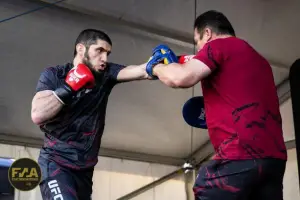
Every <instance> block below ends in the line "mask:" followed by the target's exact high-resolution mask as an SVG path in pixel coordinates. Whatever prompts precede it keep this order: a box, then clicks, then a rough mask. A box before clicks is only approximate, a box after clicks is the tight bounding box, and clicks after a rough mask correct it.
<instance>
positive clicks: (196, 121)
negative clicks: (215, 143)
mask: <svg viewBox="0 0 300 200" xmlns="http://www.w3.org/2000/svg"><path fill="white" fill-rule="evenodd" d="M182 116H183V119H184V121H185V122H186V123H187V124H188V125H190V126H192V127H195V128H201V129H207V124H206V116H205V110H204V98H203V97H202V96H197V97H192V98H190V99H189V100H188V101H187V102H186V103H185V104H184V105H183V108H182Z"/></svg>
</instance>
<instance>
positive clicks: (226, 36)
mask: <svg viewBox="0 0 300 200" xmlns="http://www.w3.org/2000/svg"><path fill="white" fill-rule="evenodd" d="M229 37H234V36H232V35H217V36H216V39H218V38H229Z"/></svg>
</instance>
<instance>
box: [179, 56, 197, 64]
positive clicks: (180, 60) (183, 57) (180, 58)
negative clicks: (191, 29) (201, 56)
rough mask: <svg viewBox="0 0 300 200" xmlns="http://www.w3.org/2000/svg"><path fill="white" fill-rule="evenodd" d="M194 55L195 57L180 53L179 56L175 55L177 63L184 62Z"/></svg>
mask: <svg viewBox="0 0 300 200" xmlns="http://www.w3.org/2000/svg"><path fill="white" fill-rule="evenodd" d="M194 57H195V55H180V56H177V58H178V63H180V64H184V63H186V62H188V61H190V60H192V59H193V58H194Z"/></svg>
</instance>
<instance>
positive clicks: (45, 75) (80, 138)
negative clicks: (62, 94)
mask: <svg viewBox="0 0 300 200" xmlns="http://www.w3.org/2000/svg"><path fill="white" fill-rule="evenodd" d="M73 67H74V66H73V65H72V64H71V63H69V64H66V65H58V66H55V67H50V68H47V69H45V71H43V72H42V74H41V76H40V78H39V81H38V84H37V88H36V92H39V91H44V90H55V88H60V87H62V86H63V84H64V80H65V77H66V75H67V74H68V72H69V71H70V70H72V68H73ZM124 67H125V66H124V65H118V64H114V63H107V69H106V70H105V71H103V78H102V79H101V83H99V86H97V87H94V88H93V89H92V90H91V89H86V90H85V89H84V90H79V91H78V92H77V93H76V96H75V97H74V98H73V100H72V103H71V104H69V105H68V106H66V107H65V108H63V109H62V110H61V111H60V112H59V113H58V114H57V115H56V116H55V117H54V118H53V119H51V120H49V121H48V122H47V123H45V124H43V125H41V126H40V127H39V128H40V129H41V131H42V132H43V135H44V136H45V137H44V144H43V148H42V149H41V151H40V157H43V158H45V159H47V160H51V161H53V162H55V163H57V164H58V165H59V166H64V167H67V168H73V169H75V170H85V169H88V168H91V167H93V166H95V165H96V163H97V161H98V155H99V148H100V144H101V137H102V135H103V130H104V126H105V117H106V115H105V113H106V109H107V102H108V97H109V95H110V93H111V91H112V89H113V88H114V86H115V85H116V84H119V83H120V82H119V81H118V80H117V76H118V73H119V72H120V70H122V69H124ZM116 123H118V122H117V121H115V122H112V124H114V125H116Z"/></svg>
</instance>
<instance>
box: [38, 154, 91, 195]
mask: <svg viewBox="0 0 300 200" xmlns="http://www.w3.org/2000/svg"><path fill="white" fill-rule="evenodd" d="M38 162H39V165H40V167H41V171H42V181H41V183H40V190H41V193H42V197H43V200H90V199H92V197H91V196H92V187H93V181H92V178H93V169H88V170H81V171H78V170H72V169H69V168H65V167H61V166H59V165H58V164H57V163H55V162H53V161H49V160H46V159H43V158H41V157H40V158H39V161H38Z"/></svg>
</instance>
